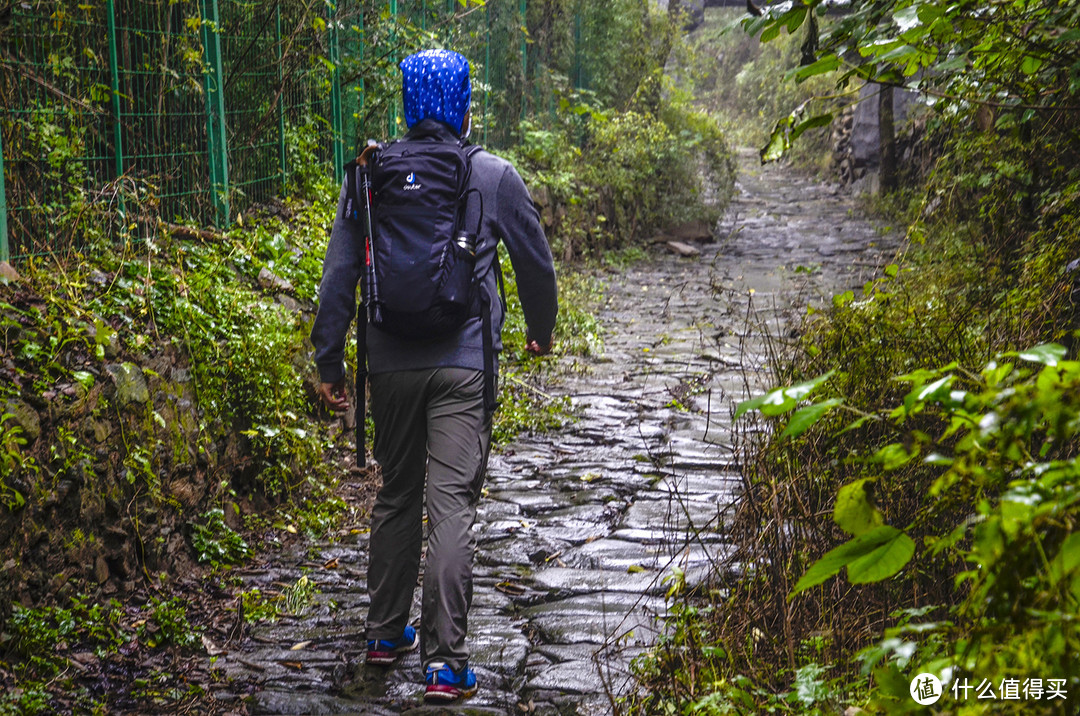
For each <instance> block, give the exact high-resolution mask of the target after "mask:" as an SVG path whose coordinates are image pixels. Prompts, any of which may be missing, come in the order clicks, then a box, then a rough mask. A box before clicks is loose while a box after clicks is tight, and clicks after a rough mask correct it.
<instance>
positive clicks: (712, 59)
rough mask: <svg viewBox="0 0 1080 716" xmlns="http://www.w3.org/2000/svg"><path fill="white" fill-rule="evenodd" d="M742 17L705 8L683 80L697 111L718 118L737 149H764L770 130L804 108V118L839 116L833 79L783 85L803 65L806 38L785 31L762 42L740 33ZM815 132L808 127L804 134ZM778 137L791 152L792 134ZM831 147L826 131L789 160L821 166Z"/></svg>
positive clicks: (813, 135) (824, 77) (801, 146)
mask: <svg viewBox="0 0 1080 716" xmlns="http://www.w3.org/2000/svg"><path fill="white" fill-rule="evenodd" d="M742 17H745V14H744V13H742V12H741V11H739V10H735V9H728V8H715V9H713V8H710V9H707V10H706V12H705V22H704V23H703V25H702V26H701V27H700V28H699V29H697V30H695V31H694V33H693V34H692V35H691V36H690V39H689V45H690V52H689V53H687V55H686V60H685V61H684V63H683V64H684V66H685V68H686V69H685V70H684V72H683V74H682V75H681V76H680V82H681V84H682V86H684V87H685V88H686V89H687V90H688V91H689V92H690V93H691V94H692V96H693V97H694V101H695V102H696V103H697V104H698V105H699V106H702V107H705V108H707V109H708V110H709V112H710V113H711V114H712V115H713V116H715V117H717V119H718V122H719V123H720V126H721V127H723V129H724V131H725V132H726V133H727V134H728V136H729V137H730V141H732V142H737V143H738V144H739V146H747V145H749V146H754V145H758V146H760V145H764V144H766V142H767V141H768V137H769V131H768V130H769V126H771V125H772V124H773V123H774V122H775V121H776V120H777V118H780V117H787V116H788V115H789V114H790V113H791V112H792V108H797V107H801V108H802V110H801V114H803V115H805V114H806V113H807V112H810V113H811V114H812V115H816V114H818V113H828V112H830V111H837V102H836V100H834V99H831V98H829V97H830V95H831V89H832V87H833V85H834V83H835V80H834V78H833V77H832V76H830V75H827V74H823V75H821V76H815V77H811V78H808V79H806V80H804V81H802V82H799V83H796V82H794V81H785V80H784V78H785V76H786V75H787V74H788V73H789V72H790V71H792V70H793V69H796V68H798V67H799V63H800V62H801V61H802V52H803V51H802V48H801V45H802V43H804V42H805V38H804V37H803V33H800V32H789V31H787V29H786V27H785V28H784V30H783V31H781V32H780V33H779V34H778V35H777V36H776V37H775V38H773V39H771V40H770V41H769V42H763V41H760V40H759V39H758V38H756V37H753V36H750V35H748V34H747V33H746V32H744V31H743V30H742V28H741V26H740V25H739V20H740V19H741V18H742ZM823 22H825V21H824V20H823ZM816 98H821V99H816ZM826 98H829V99H826ZM803 121H805V119H804V120H803ZM797 124H801V122H798V123H797ZM812 128H813V125H807V126H804V127H803V129H802V131H801V132H800V134H801V133H802V132H805V131H806V130H807V129H812ZM776 137H777V140H778V141H780V142H785V141H786V142H787V145H788V146H789V147H790V145H791V144H792V140H793V138H792V137H791V136H790V133H788V132H785V133H779V134H777V135H776ZM828 142H829V135H828V133H827V132H825V131H820V130H819V131H813V132H810V133H809V134H807V135H806V136H804V137H803V138H802V141H801V142H799V143H797V144H795V145H794V150H793V153H792V155H791V156H792V157H793V158H794V159H795V160H796V161H798V162H799V163H800V164H818V163H820V161H819V157H821V156H824V155H825V154H827V153H828V152H829V151H830V147H828Z"/></svg>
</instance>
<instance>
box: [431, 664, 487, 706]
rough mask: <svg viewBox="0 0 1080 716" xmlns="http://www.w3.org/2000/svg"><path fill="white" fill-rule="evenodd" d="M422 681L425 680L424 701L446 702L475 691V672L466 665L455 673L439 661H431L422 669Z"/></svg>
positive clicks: (468, 695) (462, 697) (467, 696)
mask: <svg viewBox="0 0 1080 716" xmlns="http://www.w3.org/2000/svg"><path fill="white" fill-rule="evenodd" d="M424 681H425V682H427V690H426V691H425V692H424V701H430V702H439V703H447V702H450V701H457V700H458V699H467V698H469V697H470V696H472V695H473V694H475V693H476V674H474V673H473V670H472V669H470V668H469V667H467V666H466V667H465V668H464V669H462V670H461V671H459V672H457V673H455V672H454V670H453V669H451V668H450V667H449V666H447V665H446V664H444V663H442V662H441V661H433V662H432V663H430V664H428V665H427V668H426V669H425V670H424Z"/></svg>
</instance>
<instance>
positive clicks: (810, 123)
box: [791, 113, 833, 142]
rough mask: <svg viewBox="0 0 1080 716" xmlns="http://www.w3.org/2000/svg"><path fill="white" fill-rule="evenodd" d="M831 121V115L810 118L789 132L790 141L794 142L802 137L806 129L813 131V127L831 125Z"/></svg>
mask: <svg viewBox="0 0 1080 716" xmlns="http://www.w3.org/2000/svg"><path fill="white" fill-rule="evenodd" d="M832 121H833V116H832V114H831V113H828V114H819V115H817V116H816V117H811V118H810V119H808V120H806V121H805V122H803V123H802V124H800V125H799V126H797V127H795V129H793V130H791V141H792V142H794V141H795V140H796V139H798V138H799V137H800V136H802V133H803V132H805V131H806V130H808V129H813V128H814V127H824V126H826V125H828V124H831V123H832Z"/></svg>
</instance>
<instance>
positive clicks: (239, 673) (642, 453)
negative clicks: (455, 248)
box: [217, 152, 893, 716]
mask: <svg viewBox="0 0 1080 716" xmlns="http://www.w3.org/2000/svg"><path fill="white" fill-rule="evenodd" d="M741 160H742V161H741V175H740V180H739V183H738V187H737V188H738V195H737V196H736V199H735V201H734V202H733V205H732V207H731V210H730V211H729V213H728V215H727V216H726V217H725V219H724V220H723V221H722V222H721V232H720V237H721V240H720V241H719V242H718V243H716V244H713V245H710V246H705V247H704V250H703V253H702V256H700V257H697V258H690V259H688V258H678V257H675V256H671V255H667V254H662V253H651V254H650V256H649V258H648V259H647V260H645V261H643V262H642V263H640V264H638V265H635V266H633V267H630V268H629V269H627V270H625V271H622V272H620V273H619V274H612V275H611V276H608V277H607V279H606V280H607V281H608V283H609V287H608V291H607V296H606V303H605V306H604V307H603V310H602V311H601V318H602V321H603V324H604V327H605V354H604V356H603V357H602V358H600V359H595V360H585V361H583V363H584V368H585V370H583V371H575V373H574V374H573V375H571V376H568V377H566V378H565V379H563V380H562V381H561V383H560V384H559V385H558V386H556V387H555V388H553V389H552V392H554V393H557V394H560V395H568V396H570V398H571V400H572V401H573V404H574V406H575V407H576V408H577V409H578V411H579V412H580V415H581V417H580V420H579V421H577V422H576V423H575V424H573V425H570V426H568V427H567V428H565V429H564V430H563V431H561V432H557V433H555V434H548V435H543V436H537V437H525V438H522V439H520V440H518V441H517V442H516V443H515V444H513V445H511V446H505V448H504V450H503V451H502V452H501V453H500V454H497V455H493V456H492V459H491V462H490V466H489V473H488V480H487V483H486V485H487V497H486V499H485V500H483V502H482V504H481V508H480V511H479V517H478V521H477V524H476V526H475V528H474V529H475V530H476V533H477V537H478V544H479V546H478V551H477V555H476V569H475V574H476V579H475V597H474V606H473V611H472V612H471V614H470V625H469V633H470V647H471V649H472V660H471V661H472V666H473V667H474V669H475V670H476V672H477V677H478V680H479V682H480V691H479V694H478V695H477V696H476V697H475V698H473V699H470V700H469V701H468V702H466V704H465V705H463V706H459V707H455V708H453V709H451V712H453V713H462V714H523V713H535V714H580V715H583V716H584V715H589V714H610V713H613V712H614V711H615V709H614V708H613V705H612V704H613V701H612V700H613V699H615V698H617V697H618V695H619V694H620V693H624V692H625V690H626V689H628V688H632V684H633V681H632V679H631V677H630V672H629V666H630V661H631V660H632V659H633V658H634V657H635V656H637V655H639V654H640V653H641V652H642V651H643V650H644V649H645V648H646V647H647V646H648V645H650V644H651V643H652V642H653V640H654V639H655V638H656V636H657V634H658V630H659V629H661V628H662V617H663V614H664V611H665V604H664V599H663V594H664V592H665V591H666V585H665V584H664V582H663V580H664V578H665V577H666V576H667V575H668V574H670V573H671V569H672V567H674V566H678V567H679V568H681V569H683V570H684V571H685V572H686V574H687V578H688V580H690V581H694V580H701V579H703V578H704V577H705V576H706V575H708V574H709V573H710V571H711V570H712V565H714V564H716V563H718V561H720V560H722V559H723V558H724V556H725V555H726V553H727V550H728V545H727V544H726V543H725V540H724V520H725V519H726V517H727V515H728V514H729V513H730V511H731V509H732V504H733V502H734V501H735V500H736V499H737V498H738V494H739V485H740V481H739V476H738V472H737V465H736V464H735V461H734V458H733V456H732V453H731V449H730V423H731V420H730V416H731V413H732V410H733V406H734V404H735V403H737V402H738V401H739V400H742V399H744V398H745V397H746V392H745V391H746V385H747V382H748V381H749V384H750V385H752V386H754V388H755V389H757V388H760V387H762V386H760V385H759V384H758V383H759V381H758V379H757V378H756V377H755V376H760V375H761V374H762V371H763V368H764V365H765V360H766V356H767V354H768V350H767V346H766V339H767V337H768V336H769V335H772V336H778V335H784V334H785V332H787V331H790V328H788V326H791V325H794V322H795V321H796V320H797V318H798V317H799V316H801V315H803V314H804V313H805V311H806V305H807V303H808V302H811V301H814V302H821V301H825V300H828V298H829V297H830V296H831V295H832V294H833V293H835V292H837V291H839V290H846V289H847V288H855V287H860V286H862V284H863V283H864V282H865V281H866V280H867V279H868V278H869V277H870V276H872V275H873V274H874V273H875V272H877V269H878V267H879V266H882V265H884V263H885V262H886V260H887V259H888V258H890V257H891V254H892V250H893V247H892V246H891V245H889V244H887V242H885V241H884V240H883V239H882V238H881V237H879V236H878V234H877V233H876V232H875V230H874V229H873V228H872V227H871V226H870V225H869V224H868V223H867V222H865V221H862V220H860V219H858V218H854V215H853V213H852V207H853V204H852V202H851V200H850V199H848V198H846V197H844V196H842V195H841V194H840V193H839V192H838V191H836V190H835V189H834V188H831V187H829V186H823V185H820V184H817V183H814V182H811V181H808V180H806V179H802V178H799V177H795V176H790V175H788V174H786V173H785V171H784V170H783V168H780V167H775V166H769V167H764V168H762V167H760V166H756V161H755V158H754V156H753V154H752V153H747V152H744V153H743V154H742V155H741ZM800 267H801V268H800ZM748 316H751V317H752V319H751V320H748ZM350 539H353V540H354V543H352V544H348V543H346V544H341V543H337V544H329V543H327V544H316V545H306V546H304V547H303V548H301V549H300V551H297V552H296V553H293V554H282V555H281V560H280V562H279V563H278V564H276V565H274V566H273V567H272V568H270V569H268V570H267V571H265V572H261V573H259V574H252V575H250V576H249V577H246V578H245V579H246V580H247V581H249V582H250V584H249V585H247V586H253V585H256V584H259V583H260V582H262V583H266V582H279V583H280V582H291V581H293V580H295V579H296V578H298V577H299V576H300V575H301V573H303V571H304V568H303V565H305V564H312V563H318V564H321V563H322V562H323V561H325V560H329V559H331V558H335V557H336V558H337V560H338V568H337V569H335V570H317V571H315V572H312V575H313V576H314V578H315V579H316V581H317V583H318V586H319V589H320V593H319V595H318V597H317V600H316V604H315V605H314V606H313V607H312V608H311V609H309V611H308V614H307V615H306V616H305V617H303V618H302V619H300V620H296V621H293V622H289V621H285V622H279V623H278V624H276V625H267V626H259V627H257V628H255V629H254V630H253V633H252V634H251V639H249V640H248V642H247V643H246V644H245V645H244V646H243V647H242V648H240V649H239V650H235V651H233V652H231V653H230V654H228V655H227V656H224V657H222V658H221V659H220V661H219V662H218V664H219V665H221V666H223V667H224V671H225V673H226V675H227V676H228V677H230V679H231V681H227V682H226V684H225V685H223V690H222V691H220V692H218V694H217V696H218V697H219V698H229V697H230V696H233V697H237V698H238V697H240V696H241V695H242V694H245V693H248V692H249V691H250V692H251V693H250V695H249V696H248V699H249V703H250V709H251V711H252V712H253V713H263V714H358V713H362V714H375V715H379V714H397V713H411V714H423V713H445V712H446V709H445V707H440V708H426V707H424V706H422V704H421V701H420V697H421V694H422V690H423V687H422V683H421V682H422V675H421V672H420V664H419V658H418V656H417V655H415V654H410V655H407V656H406V657H404V658H403V659H402V660H401V661H400V662H399V663H398V664H396V665H395V666H393V667H392V668H390V669H382V668H368V667H365V666H363V665H359V666H358V664H360V662H362V659H363V646H364V642H363V638H364V637H363V629H364V616H365V614H366V611H367V596H366V593H365V587H364V574H365V572H366V559H367V545H366V537H365V536H363V535H361V536H359V537H357V538H350ZM417 596H418V597H419V591H418V592H417ZM414 613H416V614H418V613H419V610H418V609H414ZM303 641H310V642H311V643H310V644H308V645H307V646H306V647H305V648H304V649H302V650H298V651H290V647H292V646H293V645H294V644H297V643H299V642H303ZM253 688H254V690H253V691H252V689H253ZM230 690H231V691H230Z"/></svg>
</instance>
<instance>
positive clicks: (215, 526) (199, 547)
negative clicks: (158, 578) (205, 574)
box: [191, 507, 251, 567]
mask: <svg viewBox="0 0 1080 716" xmlns="http://www.w3.org/2000/svg"><path fill="white" fill-rule="evenodd" d="M191 546H192V547H194V549H195V555H196V559H197V560H198V561H199V562H202V563H204V564H210V565H211V566H214V567H218V566H221V565H223V564H236V563H238V562H242V561H244V560H245V559H247V557H248V556H249V555H250V554H251V548H250V547H248V544H247V542H245V541H244V539H243V538H242V537H241V536H240V535H238V534H237V533H236V532H234V531H233V530H232V529H231V528H230V527H229V526H228V525H227V524H225V512H224V510H222V509H221V508H220V507H215V508H214V509H212V510H209V511H208V512H204V513H203V515H202V522H200V523H195V524H194V525H192V532H191Z"/></svg>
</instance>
